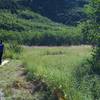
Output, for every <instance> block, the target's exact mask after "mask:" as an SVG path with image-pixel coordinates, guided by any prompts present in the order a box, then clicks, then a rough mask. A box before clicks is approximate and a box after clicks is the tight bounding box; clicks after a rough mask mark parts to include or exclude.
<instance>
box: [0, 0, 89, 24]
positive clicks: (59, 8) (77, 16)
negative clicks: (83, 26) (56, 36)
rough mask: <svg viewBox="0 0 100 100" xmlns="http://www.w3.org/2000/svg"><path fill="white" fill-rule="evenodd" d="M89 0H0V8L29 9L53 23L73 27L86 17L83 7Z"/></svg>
mask: <svg viewBox="0 0 100 100" xmlns="http://www.w3.org/2000/svg"><path fill="white" fill-rule="evenodd" d="M88 1H89V0H42V2H41V0H0V8H6V9H8V8H9V9H11V10H12V12H15V11H16V8H26V7H28V8H30V9H31V10H33V11H35V12H37V13H40V14H42V15H43V16H46V17H48V18H50V19H52V20H53V21H56V22H60V23H64V24H67V25H74V24H76V23H77V22H78V21H80V20H82V19H83V18H85V17H86V15H85V14H84V12H83V7H84V5H85V4H87V3H88Z"/></svg>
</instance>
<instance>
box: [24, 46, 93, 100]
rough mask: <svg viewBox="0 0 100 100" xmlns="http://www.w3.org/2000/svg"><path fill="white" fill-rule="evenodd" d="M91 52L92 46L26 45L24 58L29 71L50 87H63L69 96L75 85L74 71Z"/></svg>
mask: <svg viewBox="0 0 100 100" xmlns="http://www.w3.org/2000/svg"><path fill="white" fill-rule="evenodd" d="M90 54H91V47H90V46H71V47H24V51H23V60H24V62H25V63H26V64H27V66H26V67H27V70H28V71H30V72H32V73H33V74H34V75H35V76H38V77H41V78H42V80H43V81H45V82H46V83H47V84H48V85H49V86H50V87H52V88H56V87H57V88H61V89H62V90H63V92H64V93H65V95H66V96H67V95H68V94H69V95H70V93H71V94H72V90H73V88H74V86H75V80H74V76H73V73H74V71H75V70H76V69H77V68H78V67H79V66H80V67H81V64H82V63H84V62H85V61H86V59H87V58H89V57H90ZM76 97H78V96H76ZM78 99H79V98H77V99H74V100H78ZM71 100H73V99H71Z"/></svg>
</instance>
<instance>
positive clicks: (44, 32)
mask: <svg viewBox="0 0 100 100" xmlns="http://www.w3.org/2000/svg"><path fill="white" fill-rule="evenodd" d="M0 38H2V40H4V41H9V40H10V41H13V40H15V41H17V40H18V42H19V43H21V44H25V45H74V44H75V45H76V44H81V41H82V40H81V39H82V38H81V34H80V29H79V28H78V27H68V26H66V25H63V24H58V23H54V22H52V21H51V20H49V19H47V18H45V17H42V16H40V15H39V14H37V13H34V12H32V11H30V10H17V14H16V13H12V12H11V11H10V10H0Z"/></svg>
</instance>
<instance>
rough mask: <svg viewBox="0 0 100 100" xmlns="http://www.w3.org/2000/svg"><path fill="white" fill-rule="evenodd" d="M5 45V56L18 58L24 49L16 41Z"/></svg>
mask: <svg viewBox="0 0 100 100" xmlns="http://www.w3.org/2000/svg"><path fill="white" fill-rule="evenodd" d="M4 46H5V47H4V55H3V58H11V59H12V58H18V57H19V54H20V53H21V51H22V47H21V46H20V45H19V44H18V43H17V42H16V41H13V43H12V42H9V43H4Z"/></svg>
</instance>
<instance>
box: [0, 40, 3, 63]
mask: <svg viewBox="0 0 100 100" xmlns="http://www.w3.org/2000/svg"><path fill="white" fill-rule="evenodd" d="M3 51H4V44H3V43H2V40H1V41H0V65H1V64H2V55H3Z"/></svg>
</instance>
